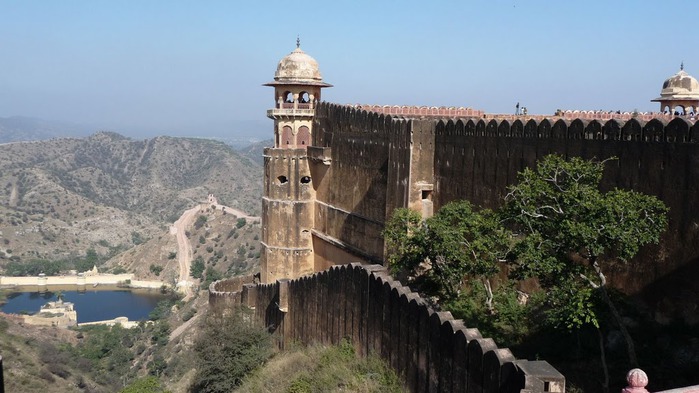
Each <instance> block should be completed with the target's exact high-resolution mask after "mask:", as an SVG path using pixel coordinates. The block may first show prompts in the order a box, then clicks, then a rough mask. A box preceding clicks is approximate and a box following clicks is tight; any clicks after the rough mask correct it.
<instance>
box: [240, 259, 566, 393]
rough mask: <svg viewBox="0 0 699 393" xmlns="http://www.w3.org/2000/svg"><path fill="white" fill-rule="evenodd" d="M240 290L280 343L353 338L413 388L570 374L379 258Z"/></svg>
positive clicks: (508, 386)
mask: <svg viewBox="0 0 699 393" xmlns="http://www.w3.org/2000/svg"><path fill="white" fill-rule="evenodd" d="M236 293H238V294H239V296H238V295H235V296H234V295H232V296H231V298H235V299H237V300H238V304H243V305H245V306H248V307H251V308H253V309H254V312H255V316H256V318H258V319H259V320H260V321H264V324H265V326H267V327H268V329H269V330H270V331H273V332H275V333H276V334H277V335H278V337H279V339H280V340H279V345H280V346H281V347H282V348H283V347H285V346H286V345H289V344H290V343H294V342H295V343H302V344H312V343H321V344H339V343H340V342H341V341H342V340H343V339H349V340H350V341H351V342H352V344H353V345H354V347H355V350H356V352H357V353H358V354H359V355H361V356H366V355H368V354H371V353H374V354H378V355H379V356H381V357H382V358H383V359H384V360H385V361H386V362H387V363H388V364H389V365H390V366H391V367H392V368H393V369H394V370H395V371H396V373H397V374H399V375H400V376H401V377H402V378H403V381H404V382H405V385H406V387H407V388H408V391H411V392H426V391H440V392H463V391H467V386H468V391H479V392H487V393H494V392H502V391H513V392H514V391H517V392H519V391H520V390H522V389H527V390H526V391H528V392H545V391H546V392H564V391H565V378H564V377H563V375H561V374H560V373H559V372H557V371H556V370H555V369H554V368H553V367H552V366H550V365H549V364H548V363H546V362H545V361H527V360H518V359H516V358H515V357H514V356H513V355H512V352H511V351H510V350H509V349H507V348H499V347H498V346H497V344H496V343H495V342H494V341H493V340H492V339H490V338H485V337H482V335H481V333H480V331H479V330H478V329H476V328H474V327H469V326H468V324H467V322H465V321H462V320H457V319H454V318H453V316H452V315H451V313H449V312H439V311H436V310H434V309H432V308H431V307H430V306H429V304H428V302H426V301H425V300H424V299H422V298H421V297H420V296H419V295H418V294H417V293H415V292H413V291H411V290H410V288H408V287H405V286H403V285H402V284H401V283H400V282H399V281H397V280H394V279H393V278H392V277H391V276H390V275H389V274H388V272H387V270H386V268H385V267H383V266H380V265H360V264H356V263H355V264H349V265H341V266H334V267H331V268H330V269H328V270H325V271H322V272H318V273H314V274H312V275H308V276H304V277H301V278H298V279H293V280H286V279H285V280H278V281H276V282H274V283H270V284H247V285H243V286H242V290H241V291H240V292H236Z"/></svg>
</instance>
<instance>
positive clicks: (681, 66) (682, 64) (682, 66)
mask: <svg viewBox="0 0 699 393" xmlns="http://www.w3.org/2000/svg"><path fill="white" fill-rule="evenodd" d="M680 71H684V60H682V62H681V63H680Z"/></svg>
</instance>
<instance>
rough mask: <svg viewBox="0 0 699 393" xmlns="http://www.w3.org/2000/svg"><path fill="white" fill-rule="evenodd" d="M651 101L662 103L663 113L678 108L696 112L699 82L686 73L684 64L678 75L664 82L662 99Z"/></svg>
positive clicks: (661, 92)
mask: <svg viewBox="0 0 699 393" xmlns="http://www.w3.org/2000/svg"><path fill="white" fill-rule="evenodd" d="M651 101H653V102H660V110H661V111H663V110H667V109H669V110H670V111H672V110H674V108H675V107H677V106H679V107H682V108H683V109H685V108H687V107H691V108H692V109H694V110H696V108H697V104H699V81H697V79H696V78H694V77H693V76H691V75H689V74H688V73H687V72H685V70H684V64H682V65H680V71H679V72H678V73H676V74H675V75H673V76H671V77H669V78H667V79H666V80H665V82H663V88H662V90H661V91H660V97H658V98H656V99H654V100H651Z"/></svg>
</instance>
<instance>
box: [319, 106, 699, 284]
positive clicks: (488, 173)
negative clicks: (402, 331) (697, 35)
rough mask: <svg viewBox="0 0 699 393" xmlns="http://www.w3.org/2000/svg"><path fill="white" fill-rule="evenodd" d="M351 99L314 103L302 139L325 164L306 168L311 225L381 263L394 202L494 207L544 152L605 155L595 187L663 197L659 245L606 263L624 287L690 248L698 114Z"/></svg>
mask: <svg viewBox="0 0 699 393" xmlns="http://www.w3.org/2000/svg"><path fill="white" fill-rule="evenodd" d="M363 108H364V107H362V106H341V105H336V104H329V103H322V104H320V105H318V107H317V109H316V117H315V124H314V132H313V143H312V146H314V147H313V149H325V150H326V152H325V153H324V154H325V155H326V156H327V157H326V158H329V160H327V161H328V162H329V164H327V163H326V164H325V165H324V166H325V168H324V171H325V172H324V176H322V177H318V176H315V175H314V178H313V179H314V186H315V187H317V194H316V198H317V201H316V217H315V227H314V228H315V232H317V234H316V235H317V236H318V237H319V238H320V237H322V236H324V235H327V236H330V237H331V238H333V239H335V240H337V243H336V244H337V245H339V247H345V250H346V251H352V250H359V252H355V253H354V254H355V255H357V256H359V257H363V258H364V259H365V260H367V261H371V262H375V263H382V261H383V259H384V258H383V239H382V237H381V234H380V233H381V230H382V229H383V224H384V222H385V221H386V219H387V218H388V217H389V216H390V214H391V212H392V211H393V209H394V208H396V207H406V206H409V207H411V208H416V209H417V210H418V211H419V210H420V208H421V207H422V208H423V209H425V208H428V209H429V208H433V209H434V211H436V210H438V209H439V207H441V206H443V205H444V204H446V203H447V202H450V201H453V200H456V199H467V200H470V201H471V202H473V203H474V204H476V205H479V206H482V207H488V208H494V207H497V206H499V205H500V204H501V203H502V201H503V198H504V196H505V194H506V190H507V186H508V185H511V184H513V183H515V182H516V178H517V173H518V172H519V171H521V170H522V169H524V168H525V167H532V166H534V165H535V163H536V161H537V160H538V159H540V158H542V157H543V156H545V155H547V154H551V153H557V154H561V155H563V156H565V157H573V156H578V157H583V158H586V159H593V158H594V159H598V160H604V159H607V158H610V157H616V158H617V159H616V160H614V161H611V162H609V163H608V164H607V165H606V166H605V173H604V178H603V181H602V186H603V188H604V189H612V188H614V187H618V188H624V189H634V190H636V191H640V192H644V193H647V194H652V195H655V196H658V197H659V198H660V199H662V200H663V201H664V202H665V203H666V204H667V205H668V206H669V207H670V213H669V218H670V224H669V230H668V231H667V232H666V234H665V235H664V237H663V239H662V242H661V244H660V246H655V247H646V248H645V249H644V250H643V252H642V253H641V255H639V257H637V258H636V259H635V260H634V261H632V262H631V263H630V264H629V265H627V266H619V267H617V268H616V269H615V270H614V271H612V272H609V277H610V281H611V282H612V283H613V284H615V285H617V286H619V287H621V288H623V289H624V290H625V291H626V292H629V293H636V292H638V291H639V290H641V289H642V288H644V287H645V286H647V285H648V284H650V283H652V282H654V281H656V280H658V279H660V278H661V277H663V276H665V275H668V274H670V273H672V272H675V271H679V270H678V269H682V268H683V267H687V266H688V265H689V264H690V262H692V261H696V260H697V259H698V258H699V209H697V208H696V203H697V201H699V122H696V123H692V122H691V121H690V120H688V119H686V118H681V117H674V118H672V120H669V121H668V118H652V119H650V120H648V121H644V120H642V119H639V118H638V117H631V118H628V119H627V120H623V118H625V117H626V115H627V114H619V115H617V114H609V113H606V115H610V116H617V118H611V119H608V120H604V121H603V120H596V119H591V120H590V119H572V120H571V119H569V118H566V117H565V116H563V117H561V116H558V117H556V116H552V117H550V118H542V117H537V118H534V117H524V116H520V117H518V118H516V119H515V120H511V119H508V118H503V119H499V118H493V119H488V118H486V119H484V118H482V117H480V118H444V117H443V115H442V113H450V112H449V111H448V110H449V108H446V109H444V110H442V111H441V112H440V111H438V110H432V113H424V114H421V115H414V114H413V113H419V112H420V111H419V110H418V109H415V108H412V107H408V108H409V109H405V110H404V111H403V112H401V111H400V110H398V109H396V108H395V107H391V108H393V109H392V111H393V113H392V114H391V115H387V114H385V113H379V112H369V111H366V110H364V109H363ZM370 108H376V107H370ZM451 110H452V112H453V113H458V110H459V108H452V109H451ZM460 110H463V111H466V110H470V109H467V108H461V109H460ZM445 111H446V112H445ZM564 115H565V113H564ZM587 115H590V114H589V113H588V114H587ZM658 115H661V114H658ZM411 116H412V117H411ZM566 116H567V115H566ZM310 150H311V149H310V148H309V151H310ZM312 165H313V164H312ZM312 168H313V166H312ZM312 172H313V169H312ZM336 263H339V262H336Z"/></svg>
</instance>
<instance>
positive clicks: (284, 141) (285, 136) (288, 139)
mask: <svg viewBox="0 0 699 393" xmlns="http://www.w3.org/2000/svg"><path fill="white" fill-rule="evenodd" d="M281 137H282V138H281V146H280V147H282V148H285V147H294V134H293V133H292V132H291V127H289V126H284V128H282V135H281Z"/></svg>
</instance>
